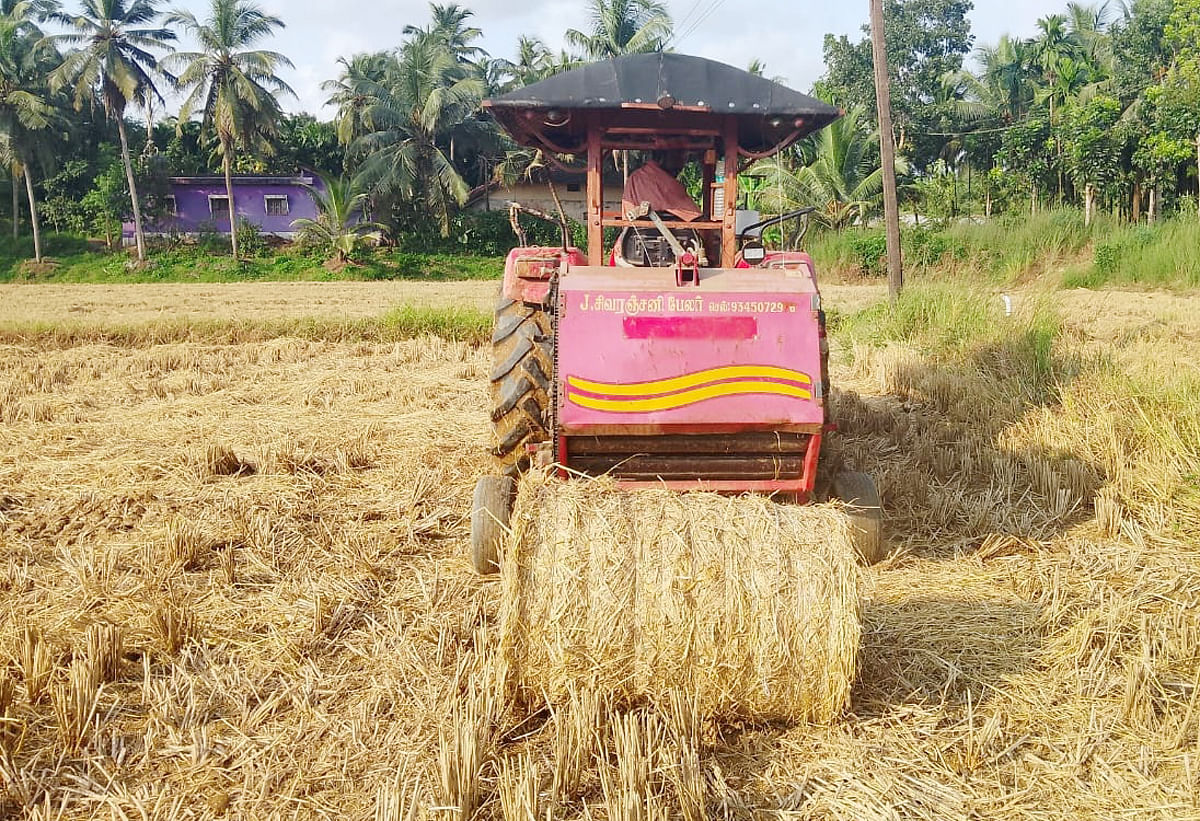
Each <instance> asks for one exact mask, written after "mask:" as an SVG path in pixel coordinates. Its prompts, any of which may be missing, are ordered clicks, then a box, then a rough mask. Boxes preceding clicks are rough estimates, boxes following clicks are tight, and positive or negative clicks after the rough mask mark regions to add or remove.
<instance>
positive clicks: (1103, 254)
mask: <svg viewBox="0 0 1200 821" xmlns="http://www.w3.org/2000/svg"><path fill="white" fill-rule="evenodd" d="M902 244H903V249H904V264H905V272H906V274H908V275H909V276H920V277H947V278H952V279H953V280H955V281H958V280H961V278H963V277H970V278H972V279H976V280H982V281H986V282H990V283H993V284H996V285H1002V284H1005V285H1007V284H1014V283H1017V282H1021V281H1028V280H1031V279H1037V278H1040V277H1042V276H1043V275H1049V278H1050V279H1051V280H1052V281H1053V282H1054V284H1060V283H1061V284H1062V285H1063V286H1064V287H1068V288H1101V287H1105V286H1133V287H1151V288H1174V289H1180V288H1195V287H1200V253H1197V249H1200V222H1198V221H1197V220H1196V217H1195V215H1194V214H1184V215H1180V216H1178V217H1175V218H1172V219H1166V220H1162V221H1160V222H1159V223H1157V224H1155V225H1129V224H1127V223H1122V222H1120V221H1118V220H1116V219H1114V218H1112V217H1111V216H1108V215H1103V214H1102V215H1100V216H1098V217H1097V218H1096V219H1095V220H1094V221H1093V222H1092V224H1091V225H1090V226H1085V225H1084V224H1083V215H1082V214H1081V213H1080V212H1079V211H1077V210H1075V209H1070V208H1064V209H1056V210H1050V211H1044V212H1042V213H1040V214H1038V215H1036V216H1034V217H1030V216H1028V215H1021V216H1019V217H1018V216H1003V217H998V218H995V219H992V220H988V221H985V222H964V223H959V224H955V225H951V226H949V227H946V228H938V227H936V226H934V225H932V224H927V225H924V226H920V227H915V226H906V227H905V228H904V229H903V231H902ZM808 246H809V251H810V253H811V254H812V256H813V258H814V261H815V262H816V264H817V270H818V272H819V273H822V274H825V275H830V274H832V275H835V276H840V277H842V278H843V279H849V280H852V281H853V280H856V279H861V278H864V277H866V278H871V277H882V276H883V275H884V261H883V256H884V253H885V242H884V237H883V231H882V229H880V228H851V229H847V230H846V231H842V232H831V231H825V232H816V233H814V234H812V235H810V238H809V242H808Z"/></svg>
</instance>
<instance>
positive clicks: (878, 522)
mask: <svg viewBox="0 0 1200 821" xmlns="http://www.w3.org/2000/svg"><path fill="white" fill-rule="evenodd" d="M833 493H834V495H835V496H836V497H837V498H839V499H841V500H842V501H843V502H845V503H846V506H847V513H848V514H849V515H850V525H851V527H852V528H853V529H854V546H855V548H856V549H857V550H858V553H859V555H860V556H862V559H863V561H864V562H866V563H867V564H875V563H876V562H880V561H883V560H884V559H886V558H887V543H886V542H885V541H884V539H883V505H882V503H881V502H880V500H879V490H878V488H876V487H875V481H874V480H873V479H872V478H871V477H870V476H868V475H867V474H865V473H857V472H855V471H849V470H847V471H843V472H841V473H839V474H838V475H837V476H835V477H834V480H833Z"/></svg>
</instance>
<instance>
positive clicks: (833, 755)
mask: <svg viewBox="0 0 1200 821" xmlns="http://www.w3.org/2000/svg"><path fill="white" fill-rule="evenodd" d="M87 287H88V286H83V287H81V288H80V296H79V297H78V298H77V301H79V300H82V301H86V300H87V299H90V297H89V296H87V294H89V293H91V292H90V291H88V290H87ZM256 287H257V286H256ZM262 287H264V288H270V287H272V286H262ZM331 287H336V286H331ZM474 287H477V288H479V289H480V291H479V293H478V294H476V295H475V297H474V298H476V299H478V300H479V301H480V303H481V304H486V300H487V298H488V297H487V294H486V289H487V288H488V287H489V286H487V285H480V286H474ZM23 293H24V294H29V293H31V292H28V291H26V292H23ZM128 293H132V291H130V292H128ZM1112 296H1113V295H1111V294H1109V295H1100V296H1097V295H1087V294H1070V295H1067V294H1057V295H1054V296H1053V297H1052V299H1053V300H1054V301H1057V302H1058V303H1060V314H1061V315H1062V316H1063V317H1064V318H1065V322H1064V327H1063V328H1062V330H1061V331H1059V332H1058V333H1057V334H1056V336H1055V338H1054V340H1053V344H1052V345H1050V346H1049V347H1046V346H1042V345H1040V344H1039V343H1038V339H1039V337H1038V326H1037V325H1036V322H1035V320H1033V319H1026V318H1021V317H1018V318H1016V319H1014V320H1004V319H1003V318H999V319H995V318H993V317H992V315H991V314H990V313H987V310H990V309H987V310H985V312H984V314H983V315H982V316H984V318H985V319H986V320H987V322H986V323H982V324H984V325H986V327H982V328H978V329H976V330H975V332H974V335H973V336H972V337H971V338H970V339H967V340H962V339H957V338H956V339H953V340H950V339H948V337H944V336H939V335H938V333H937V331H938V330H939V329H938V327H935V326H937V325H938V322H939V321H940V320H938V319H937V318H934V319H932V320H928V321H927V325H928V326H929V327H930V328H932V331H931V333H929V334H922V333H920V332H913V333H908V334H907V335H904V334H901V335H899V336H900V337H902V338H899V339H898V340H889V339H886V338H880V337H879V336H878V335H876V336H874V337H872V336H870V335H869V334H868V335H862V334H859V333H858V330H856V328H855V326H854V325H853V323H850V322H847V323H846V325H845V327H843V328H841V329H840V330H838V331H837V341H838V343H839V347H838V350H837V353H836V356H835V363H836V364H835V373H834V375H835V378H836V379H837V381H838V382H839V384H840V385H841V386H842V388H843V391H842V393H841V394H840V395H839V396H838V398H837V411H838V415H839V421H840V424H841V425H842V427H843V429H844V436H843V437H842V439H841V442H840V444H839V445H838V446H837V450H838V451H839V453H838V454H837V455H840V456H841V458H843V459H844V460H845V461H846V462H847V463H849V464H850V465H851V466H854V467H858V468H861V469H865V470H868V471H871V472H873V473H875V474H876V476H877V477H878V478H879V479H880V483H881V486H882V489H883V492H884V500H885V507H886V509H887V515H888V525H889V529H890V531H891V533H892V534H893V536H892V544H893V548H894V550H895V556H894V557H893V558H892V559H890V560H888V561H887V562H885V563H884V564H882V565H879V566H877V567H875V568H871V569H869V570H866V571H864V572H863V574H862V577H861V579H860V581H859V587H860V590H861V592H862V594H863V597H864V604H863V609H862V614H861V615H862V625H863V626H862V630H863V633H862V648H861V652H860V656H859V665H858V674H857V678H856V681H855V682H854V685H853V691H852V696H851V701H852V703H851V707H850V709H849V711H848V712H847V713H846V714H845V715H843V716H841V717H839V718H836V719H835V720H833V721H832V722H829V723H826V724H817V725H809V724H786V723H764V724H755V723H748V722H741V723H721V724H715V723H712V722H703V721H700V720H698V719H697V715H698V714H699V712H700V706H699V705H698V704H697V703H696V702H695V700H694V699H692V698H689V696H688V694H686V693H678V692H676V693H670V694H668V695H667V696H666V697H665V698H663V699H662V700H661V701H660V702H659V703H658V704H657V705H654V706H653V707H652V708H651V707H643V708H637V709H633V710H628V709H618V707H617V706H616V705H613V704H610V703H608V700H607V699H606V698H605V697H604V695H603V694H597V693H595V692H592V691H590V690H589V689H588V688H587V687H586V686H585V685H586V682H585V683H583V684H581V686H580V687H579V688H578V689H575V690H573V691H572V692H570V693H568V694H567V697H566V698H565V699H563V700H561V701H560V702H559V706H557V707H556V708H555V709H554V710H552V711H542V712H535V713H532V714H528V713H524V712H521V711H519V710H516V709H514V708H513V707H512V705H509V704H506V703H504V702H503V701H502V700H501V699H499V698H497V696H496V688H495V686H494V682H495V679H496V677H497V676H499V675H501V674H502V671H498V670H497V665H496V663H495V658H496V653H495V652H494V651H495V646H496V642H497V630H498V617H499V585H498V584H497V583H496V582H495V581H484V580H480V579H479V578H477V577H476V576H474V575H473V573H472V572H471V571H470V570H469V567H468V564H467V561H466V537H467V527H466V524H465V522H464V517H465V515H466V513H467V511H468V509H469V505H470V491H471V487H472V484H473V482H474V479H475V477H476V476H477V475H478V474H479V473H480V472H481V471H482V470H483V469H485V467H486V465H487V453H486V449H487V446H488V419H487V412H486V403H487V397H486V377H487V372H488V369H489V362H488V357H487V353H486V351H484V350H482V349H479V348H477V347H475V346H473V345H472V344H471V343H469V342H449V341H445V340H442V339H437V338H429V337H426V338H421V339H414V340H401V341H393V342H379V341H353V340H344V339H343V340H341V341H327V340H321V339H311V338H309V339H298V338H295V337H290V336H282V337H279V338H269V339H262V340H259V341H254V342H230V343H228V344H214V343H208V342H171V343H166V344H150V343H148V342H145V341H143V342H139V343H138V344H129V345H113V344H99V343H97V342H95V341H89V338H88V337H87V336H86V335H84V336H70V335H68V336H64V337H62V338H56V337H52V336H46V335H41V336H37V335H35V336H32V337H30V338H28V339H21V338H19V335H18V337H17V338H16V339H15V340H14V339H13V338H11V335H10V343H11V344H7V345H5V346H4V347H3V349H0V421H2V425H0V596H2V601H3V607H2V608H0V670H2V678H0V719H2V723H0V785H2V788H3V792H2V793H0V816H11V817H15V818H29V819H35V818H36V819H49V818H69V819H75V818H93V817H100V818H109V817H111V818H114V819H124V818H217V817H220V818H241V819H269V818H330V817H337V818H346V819H353V818H375V819H381V821H382V819H405V821H409V819H424V818H437V817H449V818H453V819H455V821H467V819H468V818H471V817H479V818H505V819H522V820H523V821H524V819H534V818H542V817H554V818H581V817H588V818H608V819H614V820H615V819H622V820H623V819H647V820H648V819H657V818H682V819H686V820H687V821H694V819H700V818H706V817H717V818H739V819H741V818H745V819H750V818H764V817H779V818H782V817H788V818H845V819H892V818H947V819H949V818H964V817H979V818H1068V817H1069V818H1097V819H1099V818H1114V817H1137V818H1145V817H1158V818H1188V817H1195V818H1200V805H1198V803H1197V794H1198V792H1200V703H1198V701H1200V650H1198V649H1197V648H1198V647H1200V589H1198V585H1200V582H1198V581H1197V579H1200V554H1198V552H1197V547H1196V539H1197V537H1198V536H1200V491H1198V490H1197V486H1196V483H1197V475H1198V474H1200V453H1198V451H1200V412H1198V411H1197V409H1196V399H1195V396H1196V391H1195V387H1196V386H1197V384H1200V378H1198V374H1197V370H1196V364H1195V363H1196V362H1197V358H1198V354H1200V336H1198V335H1197V333H1198V329H1197V327H1196V325H1195V317H1196V316H1198V315H1200V311H1198V310H1197V309H1198V308H1200V305H1197V299H1196V298H1194V297H1166V296H1163V297H1162V298H1161V300H1160V299H1159V296H1160V295H1138V296H1136V297H1135V298H1133V299H1131V300H1128V301H1122V300H1120V299H1119V298H1118V299H1113V298H1112ZM58 298H59V297H57V296H56V299H58ZM327 298H329V297H327V296H322V297H321V299H322V300H324V299H327ZM465 298H466V297H465V296H464V295H463V294H459V293H456V294H455V295H454V299H455V301H461V300H463V299H465ZM854 298H855V297H854V294H853V292H851V291H847V301H849V300H851V299H854ZM871 298H874V293H870V294H869V297H868V298H866V299H862V300H861V302H864V303H865V302H867V301H869V299H871ZM74 299H76V298H75V297H69V298H67V299H66V302H67V303H71V302H72V300H74ZM829 299H830V301H831V302H833V307H835V308H836V307H838V305H837V303H836V300H835V296H834V295H833V294H830V295H829ZM964 299H965V298H964ZM135 301H136V300H135ZM268 301H269V298H268ZM36 302H37V300H36V299H35V300H33V303H36ZM9 303H10V304H11V303H12V300H9ZM33 303H29V304H33ZM10 310H11V309H10ZM43 310H44V309H43ZM263 310H264V311H265V310H266V309H263ZM286 310H287V312H288V313H289V315H292V316H295V315H298V314H297V313H296V312H297V310H298V309H297V307H296V305H295V303H294V301H292V302H289V304H288V305H287V308H286ZM980 310H984V309H980ZM312 312H313V313H319V312H320V311H319V310H317V309H316V308H314V309H313V311H312ZM27 319H28V317H26V316H24V315H21V316H17V317H12V316H9V317H0V322H2V321H4V320H11V321H24V320H27ZM37 319H38V320H39V321H40V322H46V321H51V320H54V319H55V317H54V316H39V317H37ZM71 320H72V318H71V317H70V316H68V315H63V316H62V321H63V322H70V321H71ZM92 320H93V321H112V322H129V321H136V320H131V319H129V318H128V317H123V316H121V315H120V310H119V309H115V308H110V309H106V312H105V316H104V317H102V318H97V317H92ZM989 323H992V324H989ZM976 324H979V323H976ZM989 329H991V330H989ZM919 330H920V329H918V331H919Z"/></svg>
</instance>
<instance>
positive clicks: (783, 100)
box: [485, 53, 841, 153]
mask: <svg viewBox="0 0 1200 821" xmlns="http://www.w3.org/2000/svg"><path fill="white" fill-rule="evenodd" d="M659 101H664V102H667V103H669V104H668V105H667V106H666V108H665V109H663V110H659V111H654V113H655V114H657V115H659V116H660V117H666V116H670V115H685V114H686V115H690V117H691V118H692V119H704V118H708V119H711V118H713V117H714V116H722V117H723V116H726V115H731V114H732V115H734V116H736V117H737V118H738V131H739V141H740V143H741V145H742V147H743V148H746V149H748V150H751V151H761V150H764V149H768V148H770V147H772V146H774V145H776V144H778V143H779V142H780V141H781V140H782V139H784V138H785V137H788V136H789V135H792V136H793V137H794V136H795V135H794V134H793V132H796V131H799V132H801V134H800V136H803V134H807V133H811V132H813V131H816V130H818V129H820V128H823V127H825V126H826V125H828V124H829V123H831V122H833V121H834V120H836V119H837V118H838V117H839V116H841V111H840V109H838V108H835V107H834V106H831V105H829V104H828V103H824V102H822V101H821V100H818V99H816V98H815V97H810V96H808V95H807V94H801V93H800V92H798V91H793V90H792V89H790V88H787V87H786V86H783V85H780V84H779V83H776V82H773V81H771V80H768V79H766V78H764V77H759V76H757V75H754V74H751V73H750V72H748V71H743V70H742V69H739V68H734V67H733V66H728V65H725V64H724V63H718V62H716V61H715V60H707V59H705V58H703V57H689V56H687V55H685V54H673V53H656V54H631V55H627V56H624V57H617V58H614V59H611V60H602V61H600V62H597V63H591V64H589V65H585V66H581V67H579V68H576V69H572V70H570V71H565V72H563V73H561V74H556V75H554V76H553V77H549V78H547V79H545V80H542V81H541V82H537V83H533V84H532V85H528V86H525V87H524V88H519V89H517V90H515V91H511V92H509V93H508V94H504V95H501V96H499V97H496V98H493V99H491V100H488V101H486V103H485V105H486V106H487V107H488V108H490V109H491V111H492V113H493V114H494V115H495V117H496V119H497V120H499V121H500V122H501V124H503V125H504V126H505V128H506V129H508V131H509V132H510V133H512V134H513V135H514V137H515V138H516V139H517V140H518V142H521V143H522V144H525V145H533V144H535V143H536V140H535V139H533V138H534V135H532V134H530V133H529V132H530V130H531V125H532V124H533V122H532V121H531V120H530V118H529V116H528V112H530V111H531V110H537V109H546V110H548V109H565V110H584V111H607V112H612V113H610V114H609V118H610V119H611V118H614V117H615V118H620V117H622V116H625V117H631V116H637V115H639V114H640V115H642V116H644V115H645V113H646V110H647V109H657V108H658V107H659V105H661V104H660V102H659ZM615 112H622V114H616V113H615ZM535 119H536V120H537V121H538V123H540V121H541V119H542V118H535ZM553 127H554V131H555V135H556V137H558V140H557V141H558V142H559V143H560V144H561V143H563V142H565V141H566V140H565V139H564V138H567V137H570V136H578V134H576V133H573V132H574V129H572V128H571V124H570V122H569V121H568V122H567V123H565V124H555V125H554V126H553ZM577 147H580V148H581V147H582V146H577ZM562 153H566V152H562Z"/></svg>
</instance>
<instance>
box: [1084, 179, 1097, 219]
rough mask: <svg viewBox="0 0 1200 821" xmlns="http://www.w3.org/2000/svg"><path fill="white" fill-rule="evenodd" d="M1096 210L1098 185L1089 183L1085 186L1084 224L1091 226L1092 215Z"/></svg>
mask: <svg viewBox="0 0 1200 821" xmlns="http://www.w3.org/2000/svg"><path fill="white" fill-rule="evenodd" d="M1095 210H1096V187H1095V186H1094V185H1092V184H1091V183H1088V184H1087V185H1085V186H1084V187H1083V224H1084V226H1085V227H1086V226H1089V225H1091V224H1092V217H1093V216H1094V213H1095Z"/></svg>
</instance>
